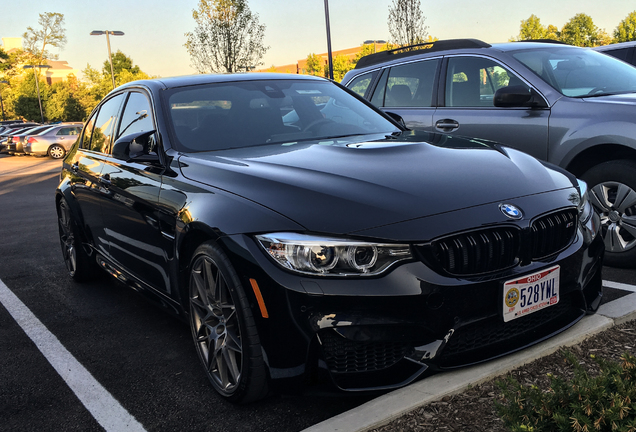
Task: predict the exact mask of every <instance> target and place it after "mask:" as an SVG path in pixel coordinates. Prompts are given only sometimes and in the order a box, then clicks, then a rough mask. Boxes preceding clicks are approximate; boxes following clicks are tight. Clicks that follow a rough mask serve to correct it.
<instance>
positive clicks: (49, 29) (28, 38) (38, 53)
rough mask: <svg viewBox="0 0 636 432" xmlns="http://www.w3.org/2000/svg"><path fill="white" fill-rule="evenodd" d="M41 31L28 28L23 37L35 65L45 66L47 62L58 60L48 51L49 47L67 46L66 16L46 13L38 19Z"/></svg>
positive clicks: (55, 55)
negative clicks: (44, 63)
mask: <svg viewBox="0 0 636 432" xmlns="http://www.w3.org/2000/svg"><path fill="white" fill-rule="evenodd" d="M38 24H40V29H34V28H33V27H27V31H26V32H25V33H24V34H23V35H22V38H23V45H24V47H25V51H26V52H28V53H29V54H31V55H32V56H33V60H34V63H33V64H43V62H44V61H45V60H49V59H52V60H56V59H57V57H58V56H57V54H52V53H50V52H49V51H47V47H55V48H59V49H62V48H64V46H65V45H66V29H65V28H64V14H61V13H57V12H45V13H43V14H40V18H39V19H38Z"/></svg>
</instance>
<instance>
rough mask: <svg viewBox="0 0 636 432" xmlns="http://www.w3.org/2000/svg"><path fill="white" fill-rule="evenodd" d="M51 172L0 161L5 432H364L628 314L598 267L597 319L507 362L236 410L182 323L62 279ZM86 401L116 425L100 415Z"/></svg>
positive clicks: (631, 296) (132, 298) (626, 300)
mask: <svg viewBox="0 0 636 432" xmlns="http://www.w3.org/2000/svg"><path fill="white" fill-rule="evenodd" d="M59 169H60V162H59V161H53V160H50V159H36V158H31V157H9V156H6V155H0V209H1V212H0V430H1V431H5V430H6V431H14V430H15V431H36V430H37V431H60V430H64V431H103V430H107V431H116V432H119V431H120V430H133V429H134V428H137V430H140V429H139V428H141V430H147V431H181V430H186V429H187V430H196V431H217V430H218V431H223V432H226V431H228V432H229V431H275V432H287V431H290V432H291V431H300V430H305V431H312V432H316V431H338V432H345V431H352V432H353V431H365V430H369V429H371V428H373V427H377V426H380V425H382V424H385V423H387V422H389V421H390V420H391V419H393V418H395V417H397V416H400V415H401V414H403V413H405V412H407V411H409V410H412V409H414V408H416V407H418V406H421V405H423V404H426V403H429V402H431V401H433V400H436V399H439V398H442V397H444V396H446V395H448V394H451V393H456V392H461V391H463V390H464V389H466V387H467V386H469V385H475V384H477V383H479V382H482V381H484V380H487V379H489V378H491V377H494V376H497V375H501V374H503V373H505V372H507V371H509V370H511V369H513V368H516V367H518V366H520V365H522V364H524V363H526V362H529V361H532V360H533V359H535V358H537V357H540V356H543V355H547V354H549V353H551V352H553V351H555V350H556V349H558V347H560V346H563V345H568V344H573V343H577V342H578V341H580V340H581V338H583V337H586V336H589V335H591V334H594V333H596V332H598V331H601V330H603V329H605V328H608V327H610V326H612V325H614V324H615V323H616V322H620V321H621V320H626V319H629V318H632V317H634V310H636V293H633V292H631V291H630V290H633V289H635V288H634V286H633V284H636V282H635V281H636V270H618V269H611V268H604V270H603V271H604V279H605V280H606V284H605V285H606V288H605V289H606V291H605V303H604V304H603V305H602V306H601V309H600V311H599V313H597V314H596V315H592V316H588V317H585V318H584V319H583V320H582V321H581V322H580V323H578V324H577V325H575V326H574V327H572V328H571V329H569V330H568V331H566V332H564V333H562V334H560V335H558V336H557V337H554V338H552V339H549V340H548V341H545V342H543V343H541V344H539V345H537V346H535V347H532V348H530V349H526V350H524V351H521V352H519V353H516V354H514V355H510V356H506V357H504V358H502V359H499V360H496V361H491V362H487V363H484V364H482V365H479V366H475V367H471V368H466V369H461V370H458V371H454V372H452V373H443V374H438V375H435V376H432V377H429V378H426V379H424V380H422V381H419V382H417V383H414V384H412V385H410V386H408V387H405V388H403V389H400V390H397V391H394V392H391V393H386V394H384V395H382V396H379V397H375V398H374V397H372V396H369V395H363V396H350V395H345V396H343V395H337V394H333V393H323V394H318V393H311V392H309V393H308V394H303V395H291V396H289V395H284V396H273V397H270V398H268V399H266V400H264V401H262V402H258V403H255V404H251V405H248V406H235V405H232V404H229V403H226V402H225V401H223V400H221V399H220V398H219V397H218V396H216V394H215V393H214V391H213V390H212V388H211V387H210V384H209V383H208V382H207V380H206V378H205V375H204V372H203V370H202V369H201V367H200V365H199V363H198V359H197V357H196V352H195V350H194V347H193V343H192V340H191V335H190V331H189V328H188V326H187V325H186V324H184V323H182V322H181V321H179V320H177V319H175V318H173V317H171V316H169V315H167V314H166V313H164V312H163V311H161V310H159V309H158V308H156V307H154V306H153V305H151V304H149V303H147V302H146V301H145V300H144V299H142V298H141V297H139V296H138V295H137V294H136V293H134V292H133V291H132V290H130V289H127V288H125V287H123V286H122V285H120V284H118V283H116V282H114V281H111V280H110V279H108V278H104V279H101V280H98V281H95V282H93V283H91V284H83V285H82V284H76V283H74V282H72V281H71V280H70V278H69V277H68V276H67V274H66V271H65V267H64V262H63V260H62V255H61V251H60V246H59V239H58V233H57V225H56V223H57V222H56V216H55V206H54V200H53V196H54V191H55V187H56V185H57V182H58V176H59ZM3 287H4V288H6V289H4V288H3ZM618 296H623V297H621V298H620V299H619V300H618V301H612V300H613V299H614V298H616V297H618ZM7 299H9V300H7ZM5 302H6V303H5ZM21 305H22V306H24V308H23V307H22V306H21ZM60 347H61V348H60ZM51 350H52V351H51ZM47 352H48V353H49V354H50V353H51V352H52V353H53V354H52V356H53V357H47V354H46V353H47ZM69 356H70V357H69ZM83 371H86V372H87V373H88V375H89V376H90V377H92V378H93V380H94V381H90V380H89V379H88V378H86V376H85V374H84V372H83ZM83 374H84V375H83ZM78 377H79V378H78ZM77 381H79V382H80V383H79V384H78V385H79V387H77ZM72 382H75V384H72ZM86 392H87V393H88V399H89V400H88V401H87V400H86V399H85V398H86V395H83V393H86ZM104 392H105V393H104ZM93 394H99V395H101V396H99V397H100V399H99V400H100V401H102V402H100V403H102V406H100V407H99V408H98V410H102V411H103V410H104V409H108V410H110V411H106V415H107V416H108V415H112V416H117V419H119V420H120V421H121V422H120V423H114V424H115V425H116V426H112V425H110V423H108V422H106V423H104V420H103V419H100V420H98V419H97V418H96V415H95V414H94V413H93V412H94V411H91V409H90V408H89V405H90V404H91V403H92V402H94V401H91V400H90V399H91V398H92V395H93ZM103 401H105V402H103ZM104 405H105V406H104ZM122 413H124V414H122ZM102 414H103V412H102ZM131 419H132V420H131ZM133 420H134V421H133ZM109 425H110V426H109ZM122 425H124V426H125V427H124V426H122ZM129 426H130V427H129Z"/></svg>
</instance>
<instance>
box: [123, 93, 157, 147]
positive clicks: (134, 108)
mask: <svg viewBox="0 0 636 432" xmlns="http://www.w3.org/2000/svg"><path fill="white" fill-rule="evenodd" d="M154 128H155V127H154V123H153V121H152V110H151V109H150V102H148V99H146V96H144V95H143V94H141V93H136V92H134V93H130V96H129V97H128V101H126V107H125V108H124V112H123V114H122V117H121V125H120V126H119V132H118V133H117V138H120V137H122V136H126V135H130V134H133V133H137V132H146V131H150V130H153V129H154Z"/></svg>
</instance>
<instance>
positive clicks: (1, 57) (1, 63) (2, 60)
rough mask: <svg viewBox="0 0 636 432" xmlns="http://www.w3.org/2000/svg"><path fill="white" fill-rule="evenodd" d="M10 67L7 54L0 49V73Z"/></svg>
mask: <svg viewBox="0 0 636 432" xmlns="http://www.w3.org/2000/svg"><path fill="white" fill-rule="evenodd" d="M10 67H11V63H9V54H7V53H6V52H5V50H3V49H2V48H0V72H4V71H5V70H7V69H9V68H10Z"/></svg>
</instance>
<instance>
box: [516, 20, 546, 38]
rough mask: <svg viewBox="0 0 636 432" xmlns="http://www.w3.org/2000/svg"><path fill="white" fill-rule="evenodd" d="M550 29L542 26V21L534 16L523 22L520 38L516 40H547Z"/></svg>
mask: <svg viewBox="0 0 636 432" xmlns="http://www.w3.org/2000/svg"><path fill="white" fill-rule="evenodd" d="M547 34H548V29H547V28H546V27H545V26H544V25H543V24H541V20H540V19H539V17H537V16H536V15H534V14H532V15H530V17H529V18H528V19H527V20H521V26H520V27H519V36H518V37H517V39H516V40H530V39H546V36H547Z"/></svg>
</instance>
